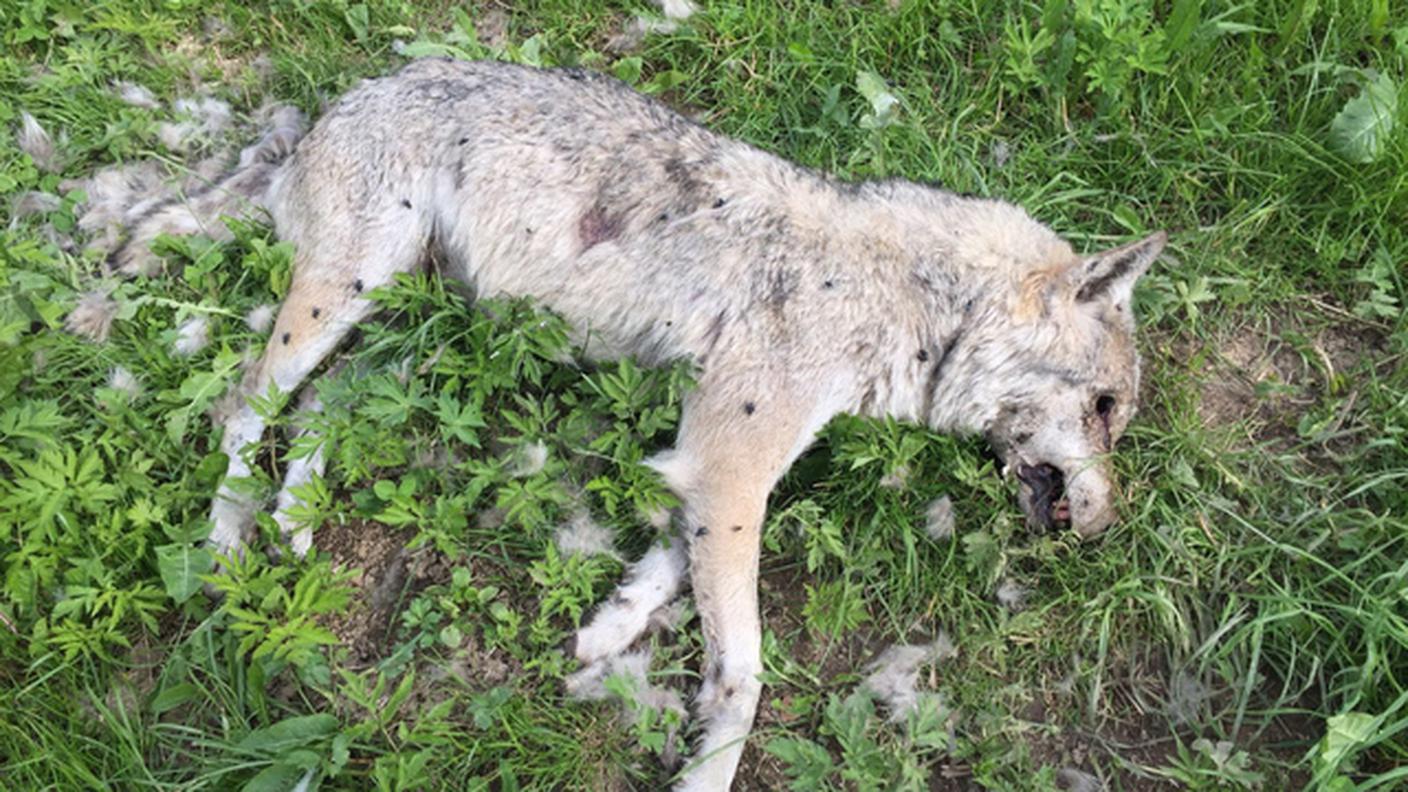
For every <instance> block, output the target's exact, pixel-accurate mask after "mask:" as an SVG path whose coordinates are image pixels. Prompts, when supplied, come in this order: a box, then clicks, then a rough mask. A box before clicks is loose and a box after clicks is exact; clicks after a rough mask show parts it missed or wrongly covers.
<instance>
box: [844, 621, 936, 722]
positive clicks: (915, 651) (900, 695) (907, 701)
mask: <svg viewBox="0 0 1408 792" xmlns="http://www.w3.org/2000/svg"><path fill="white" fill-rule="evenodd" d="M956 654H957V651H956V650H955V649H954V647H953V642H952V641H950V640H949V639H948V635H946V634H944V633H942V632H940V633H939V636H938V637H937V638H935V639H934V640H933V641H932V642H930V643H927V644H920V645H913V644H895V645H894V646H891V647H889V648H887V649H886V650H885V651H884V652H882V653H881V654H880V656H879V657H877V658H875V659H874V660H872V661H871V662H870V664H869V665H868V666H866V672H867V676H866V677H865V680H864V681H862V682H861V687H862V689H864V690H866V691H867V692H869V693H870V694H871V695H873V696H875V697H876V698H877V699H879V700H880V702H881V703H883V704H884V705H885V709H886V710H888V711H889V713H890V721H891V722H899V721H902V720H904V719H905V718H906V717H907V716H908V715H909V713H910V712H912V711H913V710H914V708H915V706H916V705H917V704H918V703H919V696H920V693H919V689H918V682H919V668H920V666H923V665H925V664H927V663H931V662H934V661H936V660H946V659H949V658H951V657H954V656H955V655H956Z"/></svg>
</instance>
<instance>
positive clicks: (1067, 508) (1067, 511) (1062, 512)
mask: <svg viewBox="0 0 1408 792" xmlns="http://www.w3.org/2000/svg"><path fill="white" fill-rule="evenodd" d="M1051 516H1052V517H1054V518H1055V519H1057V520H1066V521H1070V519H1071V502H1070V501H1069V500H1066V499H1065V498H1062V499H1060V500H1058V501H1056V502H1055V503H1054V504H1052V505H1051Z"/></svg>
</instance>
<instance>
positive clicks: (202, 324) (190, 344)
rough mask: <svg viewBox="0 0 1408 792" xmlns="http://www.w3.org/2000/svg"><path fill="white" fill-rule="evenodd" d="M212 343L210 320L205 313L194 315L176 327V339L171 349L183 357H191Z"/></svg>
mask: <svg viewBox="0 0 1408 792" xmlns="http://www.w3.org/2000/svg"><path fill="white" fill-rule="evenodd" d="M208 343H210V320H209V319H207V318H206V317H205V315H204V314H201V315H198V316H192V317H191V318H190V319H187V320H186V321H184V322H182V323H181V326H180V327H179V328H177V329H176V341H175V342H174V343H172V345H171V349H172V351H174V352H175V353H176V354H178V355H180V356H181V357H190V356H191V355H194V354H195V353H197V352H199V351H201V350H202V349H205V345H206V344H208Z"/></svg>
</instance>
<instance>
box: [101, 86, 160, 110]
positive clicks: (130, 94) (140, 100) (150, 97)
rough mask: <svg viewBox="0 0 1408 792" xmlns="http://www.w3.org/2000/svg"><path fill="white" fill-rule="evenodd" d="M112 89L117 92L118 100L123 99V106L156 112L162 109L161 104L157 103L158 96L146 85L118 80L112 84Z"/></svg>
mask: <svg viewBox="0 0 1408 792" xmlns="http://www.w3.org/2000/svg"><path fill="white" fill-rule="evenodd" d="M112 88H113V90H114V91H116V92H117V98H119V99H121V100H122V102H123V104H128V105H131V106H133V107H144V108H146V109H148V110H156V109H157V108H159V107H161V102H159V101H157V98H156V94H154V93H152V92H151V90H150V89H148V88H147V87H146V86H145V85H138V84H137V83H134V82H127V81H126V80H118V81H117V82H115V83H113V84H112Z"/></svg>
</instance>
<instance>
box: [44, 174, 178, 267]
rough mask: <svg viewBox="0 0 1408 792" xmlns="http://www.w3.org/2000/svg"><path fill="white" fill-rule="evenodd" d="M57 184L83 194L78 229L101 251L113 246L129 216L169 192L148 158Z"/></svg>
mask: <svg viewBox="0 0 1408 792" xmlns="http://www.w3.org/2000/svg"><path fill="white" fill-rule="evenodd" d="M60 186H61V187H62V188H63V189H65V190H83V192H84V193H86V194H87V196H88V197H87V200H86V201H85V202H84V205H83V211H82V214H81V215H80V216H79V218H78V229H79V230H80V231H83V232H84V233H86V234H88V235H89V236H90V239H89V243H88V244H89V247H91V248H93V249H96V250H98V251H100V252H104V253H106V252H109V251H111V250H113V249H114V248H116V247H117V245H118V242H119V241H120V240H121V239H122V233H123V230H124V229H125V228H126V227H127V226H128V225H130V224H131V222H132V221H133V220H135V219H136V218H138V217H140V216H141V215H142V214H143V213H144V212H146V211H147V210H148V209H150V208H152V207H154V206H156V205H157V204H159V203H161V202H162V201H165V200H166V199H167V198H169V197H170V195H171V192H170V190H169V189H168V188H167V187H166V186H165V185H164V184H163V183H162V173H161V168H160V167H159V166H158V165H157V163H156V162H154V161H152V160H146V161H143V162H136V163H132V164H130V165H118V166H115V167H111V168H103V169H102V170H99V171H98V172H96V173H94V174H93V175H92V177H90V178H88V179H83V180H78V179H73V180H69V181H66V182H64V183H63V184H62V185H60Z"/></svg>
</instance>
